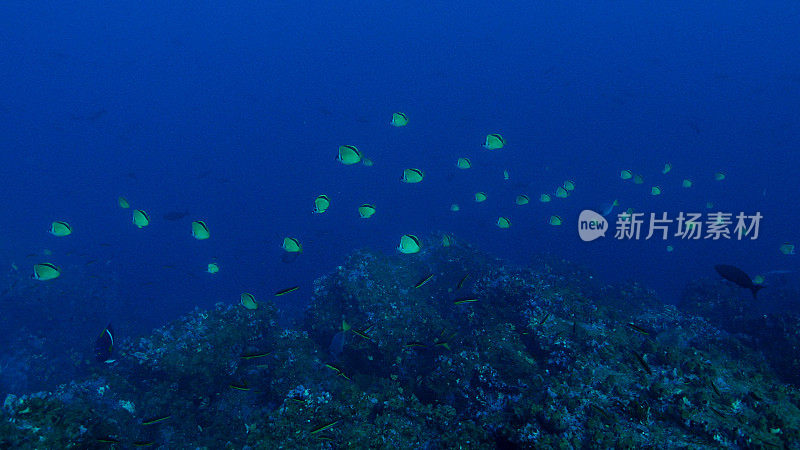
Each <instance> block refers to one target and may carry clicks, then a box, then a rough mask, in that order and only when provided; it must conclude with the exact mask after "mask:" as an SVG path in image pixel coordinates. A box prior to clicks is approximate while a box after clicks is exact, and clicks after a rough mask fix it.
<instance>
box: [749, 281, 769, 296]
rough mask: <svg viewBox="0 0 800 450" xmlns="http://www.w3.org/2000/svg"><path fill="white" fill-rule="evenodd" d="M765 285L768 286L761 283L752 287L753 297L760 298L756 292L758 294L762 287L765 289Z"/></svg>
mask: <svg viewBox="0 0 800 450" xmlns="http://www.w3.org/2000/svg"><path fill="white" fill-rule="evenodd" d="M765 287H766V286H762V285H760V284H756V285H753V287H751V288H750V290H751V291H753V299H755V300H758V297H757V296H756V294H758V291H760V290H761V289H764V288H765Z"/></svg>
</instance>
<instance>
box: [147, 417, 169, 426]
mask: <svg viewBox="0 0 800 450" xmlns="http://www.w3.org/2000/svg"><path fill="white" fill-rule="evenodd" d="M170 417H172V416H160V417H151V418H149V419H144V420H142V425H155V424H157V423H159V422H163V421H165V420H167V419H169V418H170Z"/></svg>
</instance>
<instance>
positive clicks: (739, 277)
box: [714, 264, 764, 300]
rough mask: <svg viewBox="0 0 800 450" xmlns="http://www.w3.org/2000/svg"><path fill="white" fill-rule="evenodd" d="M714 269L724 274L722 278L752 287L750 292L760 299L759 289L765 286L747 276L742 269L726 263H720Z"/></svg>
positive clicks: (744, 286) (747, 287)
mask: <svg viewBox="0 0 800 450" xmlns="http://www.w3.org/2000/svg"><path fill="white" fill-rule="evenodd" d="M714 270H716V271H717V273H718V274H720V275H721V276H722V278H725V279H726V280H728V281H730V282H732V283H736V284H737V285H739V286H741V287H743V288H745V289H750V292H752V293H753V298H754V299H756V300H758V297H756V294H757V293H758V291H759V289H763V288H764V286H761V285H758V284H755V283H753V280H752V279H750V277H749V276H747V274H746V273H744V271H743V270H742V269H740V268H738V267H734V266H729V265H726V264H718V265H716V266H714Z"/></svg>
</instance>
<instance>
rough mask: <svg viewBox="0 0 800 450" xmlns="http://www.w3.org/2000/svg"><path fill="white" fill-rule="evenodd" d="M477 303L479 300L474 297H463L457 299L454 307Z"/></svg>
mask: <svg viewBox="0 0 800 450" xmlns="http://www.w3.org/2000/svg"><path fill="white" fill-rule="evenodd" d="M477 301H478V299H477V298H474V297H461V298H457V299H455V301H453V304H454V305H463V304H465V303H475V302H477Z"/></svg>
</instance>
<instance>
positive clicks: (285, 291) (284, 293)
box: [275, 286, 300, 297]
mask: <svg viewBox="0 0 800 450" xmlns="http://www.w3.org/2000/svg"><path fill="white" fill-rule="evenodd" d="M298 289H300V286H292V287H290V288H286V289H281V290H280V291H278V292H276V293H275V296H276V297H280V296H281V295H286V294H288V293H290V292H294V291H296V290H298Z"/></svg>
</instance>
